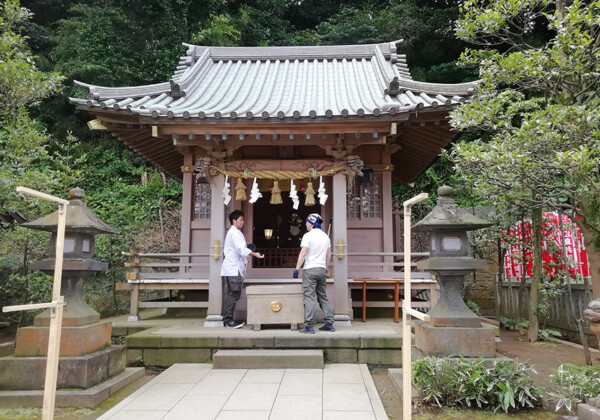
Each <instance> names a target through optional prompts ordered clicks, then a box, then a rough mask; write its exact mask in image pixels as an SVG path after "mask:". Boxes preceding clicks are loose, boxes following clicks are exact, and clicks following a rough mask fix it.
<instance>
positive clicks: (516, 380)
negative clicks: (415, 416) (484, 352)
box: [413, 356, 543, 413]
mask: <svg viewBox="0 0 600 420" xmlns="http://www.w3.org/2000/svg"><path fill="white" fill-rule="evenodd" d="M532 373H535V370H534V369H533V367H532V366H531V365H529V364H528V363H517V362H515V361H512V360H506V361H498V362H495V363H494V365H493V366H492V367H486V366H485V365H484V362H483V360H482V359H481V358H479V359H477V360H475V361H471V360H467V359H464V358H450V357H446V358H439V357H433V356H428V357H426V358H424V359H421V360H417V361H415V362H413V381H414V384H415V386H416V387H417V389H418V390H419V392H420V394H421V397H422V400H423V402H424V403H425V404H428V405H434V406H438V407H464V408H471V407H476V408H482V409H490V410H493V411H498V410H503V411H504V412H506V413H508V412H509V411H516V410H523V409H531V408H536V407H539V406H541V404H542V402H543V390H542V388H541V387H539V386H538V385H536V384H535V383H534V382H533V379H532V378H531V374H532Z"/></svg>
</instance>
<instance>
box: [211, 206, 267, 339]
mask: <svg viewBox="0 0 600 420" xmlns="http://www.w3.org/2000/svg"><path fill="white" fill-rule="evenodd" d="M229 222H230V223H231V227H230V228H229V230H228V231H227V235H226V236H225V243H224V244H223V254H224V255H225V258H224V259H223V265H222V266H221V276H222V277H223V279H224V281H225V282H226V284H227V289H228V291H227V296H226V297H225V302H224V303H223V323H224V324H225V326H226V327H227V328H241V327H243V326H244V323H243V322H237V321H234V320H233V311H235V304H236V303H237V301H238V300H239V299H240V295H241V294H242V286H243V284H244V276H245V275H246V265H247V263H248V257H249V256H253V257H256V258H264V255H262V254H260V253H258V252H254V251H253V250H251V249H249V248H248V247H247V245H246V238H244V234H243V233H242V228H243V227H244V213H242V212H241V211H240V210H234V211H232V212H231V214H230V215H229Z"/></svg>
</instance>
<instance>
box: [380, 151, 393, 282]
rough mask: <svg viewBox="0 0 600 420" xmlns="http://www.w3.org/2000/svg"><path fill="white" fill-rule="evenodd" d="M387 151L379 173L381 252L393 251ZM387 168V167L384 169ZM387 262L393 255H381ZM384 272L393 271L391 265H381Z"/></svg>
mask: <svg viewBox="0 0 600 420" xmlns="http://www.w3.org/2000/svg"><path fill="white" fill-rule="evenodd" d="M389 160H390V155H389V152H388V153H387V154H386V155H384V165H383V173H382V175H381V184H382V185H381V217H382V218H383V252H387V253H391V252H394V227H393V223H392V218H393V212H394V204H393V203H392V171H391V170H390V168H391V166H390V163H389ZM386 168H387V169H386ZM383 260H384V261H385V262H387V263H392V262H394V258H393V257H383ZM383 267H384V268H383V271H384V272H390V271H394V267H393V266H391V265H384V266H383Z"/></svg>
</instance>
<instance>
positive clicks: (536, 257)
mask: <svg viewBox="0 0 600 420" xmlns="http://www.w3.org/2000/svg"><path fill="white" fill-rule="evenodd" d="M531 228H532V229H533V276H532V277H531V290H530V291H529V332H528V334H527V338H528V340H529V341H530V342H534V341H537V340H538V334H539V322H538V316H537V307H538V303H539V300H540V284H541V282H542V263H543V261H542V209H541V208H534V209H532V210H531Z"/></svg>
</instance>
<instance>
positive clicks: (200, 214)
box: [194, 184, 212, 219]
mask: <svg viewBox="0 0 600 420" xmlns="http://www.w3.org/2000/svg"><path fill="white" fill-rule="evenodd" d="M211 197H212V191H211V186H210V184H196V189H195V191H194V219H210V206H211Z"/></svg>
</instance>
